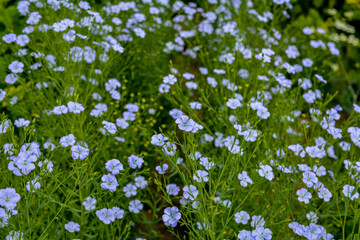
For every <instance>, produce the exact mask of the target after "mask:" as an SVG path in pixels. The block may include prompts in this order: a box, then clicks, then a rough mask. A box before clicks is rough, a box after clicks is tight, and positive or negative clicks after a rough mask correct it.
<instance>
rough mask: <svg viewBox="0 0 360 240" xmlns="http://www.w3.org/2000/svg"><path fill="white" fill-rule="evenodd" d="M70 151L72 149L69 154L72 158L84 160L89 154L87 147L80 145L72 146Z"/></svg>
mask: <svg viewBox="0 0 360 240" xmlns="http://www.w3.org/2000/svg"><path fill="white" fill-rule="evenodd" d="M71 151H72V154H71V156H72V157H73V158H74V159H80V160H84V159H85V158H86V157H87V156H88V155H89V149H87V148H84V147H82V146H80V145H75V146H72V147H71Z"/></svg>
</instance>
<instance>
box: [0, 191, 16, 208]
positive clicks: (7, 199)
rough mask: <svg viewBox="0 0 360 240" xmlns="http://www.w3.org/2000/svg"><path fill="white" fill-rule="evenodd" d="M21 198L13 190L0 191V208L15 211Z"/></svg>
mask: <svg viewBox="0 0 360 240" xmlns="http://www.w3.org/2000/svg"><path fill="white" fill-rule="evenodd" d="M20 199H21V197H20V195H19V194H18V193H16V191H15V189H13V188H6V189H0V206H2V207H5V208H6V209H7V210H12V209H15V207H16V205H17V203H18V202H19V201H20Z"/></svg>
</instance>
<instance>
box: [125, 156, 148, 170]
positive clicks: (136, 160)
mask: <svg viewBox="0 0 360 240" xmlns="http://www.w3.org/2000/svg"><path fill="white" fill-rule="evenodd" d="M128 162H129V165H130V167H131V168H133V169H135V168H139V169H140V168H141V167H142V164H143V163H144V159H142V158H140V157H138V156H135V155H131V156H130V157H128Z"/></svg>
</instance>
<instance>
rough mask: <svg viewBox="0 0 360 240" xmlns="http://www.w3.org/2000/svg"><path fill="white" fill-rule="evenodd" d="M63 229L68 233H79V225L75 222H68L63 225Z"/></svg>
mask: <svg viewBox="0 0 360 240" xmlns="http://www.w3.org/2000/svg"><path fill="white" fill-rule="evenodd" d="M65 229H66V230H68V231H69V232H71V233H72V232H79V231H80V225H79V224H78V223H75V222H68V223H67V224H65Z"/></svg>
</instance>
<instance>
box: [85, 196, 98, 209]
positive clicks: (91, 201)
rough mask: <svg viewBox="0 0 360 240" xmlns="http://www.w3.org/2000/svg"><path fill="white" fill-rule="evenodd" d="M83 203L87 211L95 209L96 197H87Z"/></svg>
mask: <svg viewBox="0 0 360 240" xmlns="http://www.w3.org/2000/svg"><path fill="white" fill-rule="evenodd" d="M83 205H84V207H85V209H86V210H87V211H90V210H93V209H95V208H96V206H95V205H96V199H95V198H92V197H87V198H86V200H85V201H84V202H83Z"/></svg>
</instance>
